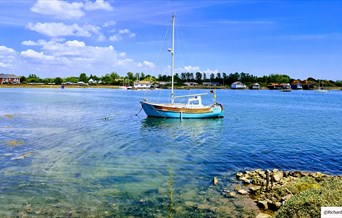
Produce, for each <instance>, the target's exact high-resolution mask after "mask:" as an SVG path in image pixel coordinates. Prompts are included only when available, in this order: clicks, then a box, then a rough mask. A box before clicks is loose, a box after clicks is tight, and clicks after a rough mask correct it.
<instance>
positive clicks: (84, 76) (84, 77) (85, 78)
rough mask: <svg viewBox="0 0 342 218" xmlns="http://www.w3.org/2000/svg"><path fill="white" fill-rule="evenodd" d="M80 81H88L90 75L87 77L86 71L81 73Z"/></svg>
mask: <svg viewBox="0 0 342 218" xmlns="http://www.w3.org/2000/svg"><path fill="white" fill-rule="evenodd" d="M79 81H82V82H85V83H86V82H88V77H87V74H85V73H81V74H80V76H79Z"/></svg>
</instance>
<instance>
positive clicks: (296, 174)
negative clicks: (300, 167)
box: [292, 171, 302, 178]
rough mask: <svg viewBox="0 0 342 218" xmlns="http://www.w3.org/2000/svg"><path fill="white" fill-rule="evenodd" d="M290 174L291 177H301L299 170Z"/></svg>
mask: <svg viewBox="0 0 342 218" xmlns="http://www.w3.org/2000/svg"><path fill="white" fill-rule="evenodd" d="M292 176H293V177H297V178H301V177H302V173H301V172H300V171H294V172H292Z"/></svg>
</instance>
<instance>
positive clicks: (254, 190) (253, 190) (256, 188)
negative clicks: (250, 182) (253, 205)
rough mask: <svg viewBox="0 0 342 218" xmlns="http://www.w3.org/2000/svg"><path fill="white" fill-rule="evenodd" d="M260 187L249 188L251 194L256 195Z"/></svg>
mask: <svg viewBox="0 0 342 218" xmlns="http://www.w3.org/2000/svg"><path fill="white" fill-rule="evenodd" d="M260 188H261V187H260V186H252V187H250V188H249V190H250V192H251V194H256V193H257V192H258V191H259V190H260Z"/></svg>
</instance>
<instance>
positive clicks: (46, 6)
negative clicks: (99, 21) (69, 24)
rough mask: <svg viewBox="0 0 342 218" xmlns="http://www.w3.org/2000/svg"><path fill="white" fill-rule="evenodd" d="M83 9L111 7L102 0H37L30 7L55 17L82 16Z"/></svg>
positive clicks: (105, 8) (108, 8)
mask: <svg viewBox="0 0 342 218" xmlns="http://www.w3.org/2000/svg"><path fill="white" fill-rule="evenodd" d="M83 10H88V11H90V10H107V11H112V10H113V7H112V6H111V5H110V4H109V3H108V2H106V1H104V0H96V1H95V2H92V1H89V0H86V1H85V3H82V2H68V1H62V0H37V2H36V3H35V4H34V5H33V6H32V7H31V11H32V12H35V13H39V14H43V15H48V16H53V17H54V18H57V19H79V18H81V17H83V16H84V11H83Z"/></svg>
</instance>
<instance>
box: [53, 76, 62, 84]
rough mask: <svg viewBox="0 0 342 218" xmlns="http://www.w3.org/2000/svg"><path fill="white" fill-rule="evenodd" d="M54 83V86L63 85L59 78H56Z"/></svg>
mask: <svg viewBox="0 0 342 218" xmlns="http://www.w3.org/2000/svg"><path fill="white" fill-rule="evenodd" d="M54 82H55V84H56V85H60V84H62V83H63V79H62V78H60V77H56V78H55V80H54Z"/></svg>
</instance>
